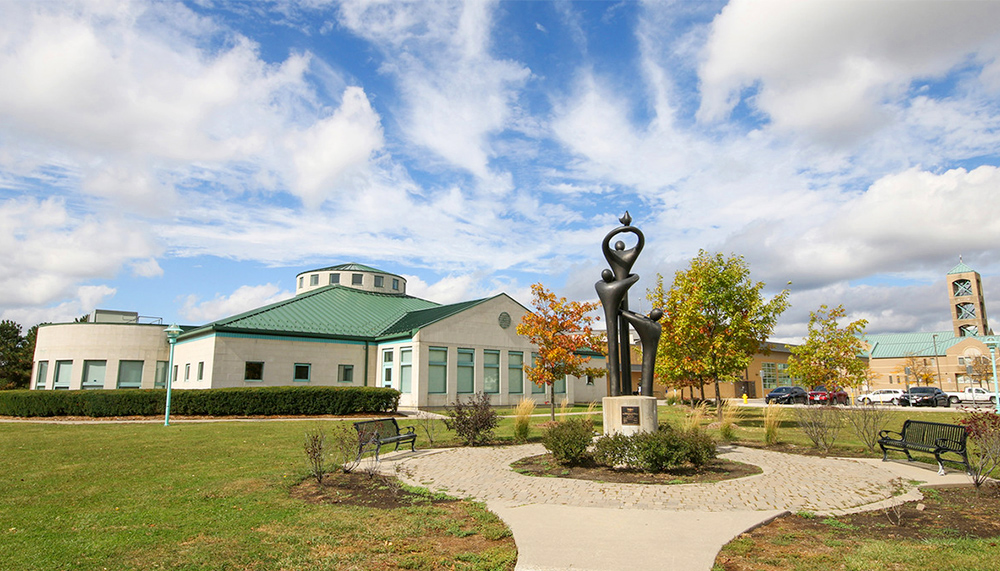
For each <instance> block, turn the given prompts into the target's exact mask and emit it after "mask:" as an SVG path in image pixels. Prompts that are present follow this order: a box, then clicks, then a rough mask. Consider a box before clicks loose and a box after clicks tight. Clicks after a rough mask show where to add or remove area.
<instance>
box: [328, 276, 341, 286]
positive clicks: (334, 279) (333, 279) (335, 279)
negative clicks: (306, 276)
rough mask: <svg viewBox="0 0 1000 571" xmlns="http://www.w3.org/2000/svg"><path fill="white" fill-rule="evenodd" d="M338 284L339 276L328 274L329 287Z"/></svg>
mask: <svg viewBox="0 0 1000 571" xmlns="http://www.w3.org/2000/svg"><path fill="white" fill-rule="evenodd" d="M339 283H340V274H330V285H333V284H339Z"/></svg>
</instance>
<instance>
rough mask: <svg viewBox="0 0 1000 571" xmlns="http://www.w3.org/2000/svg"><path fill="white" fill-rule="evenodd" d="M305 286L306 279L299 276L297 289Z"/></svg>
mask: <svg viewBox="0 0 1000 571" xmlns="http://www.w3.org/2000/svg"><path fill="white" fill-rule="evenodd" d="M304 285H306V278H304V277H302V276H299V287H300V288H301V287H302V286H304Z"/></svg>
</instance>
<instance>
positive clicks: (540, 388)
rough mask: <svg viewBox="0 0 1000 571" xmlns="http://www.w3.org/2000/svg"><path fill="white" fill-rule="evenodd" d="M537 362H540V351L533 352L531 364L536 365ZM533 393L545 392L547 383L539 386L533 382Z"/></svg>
mask: <svg viewBox="0 0 1000 571" xmlns="http://www.w3.org/2000/svg"><path fill="white" fill-rule="evenodd" d="M537 362H538V353H532V354H531V366H532V367H534V366H535V364H536V363H537ZM531 394H533V395H542V394H545V385H542V386H538V385H537V384H535V383H531Z"/></svg>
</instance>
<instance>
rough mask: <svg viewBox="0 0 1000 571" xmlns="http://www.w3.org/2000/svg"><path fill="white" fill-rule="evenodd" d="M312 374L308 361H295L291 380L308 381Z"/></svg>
mask: <svg viewBox="0 0 1000 571" xmlns="http://www.w3.org/2000/svg"><path fill="white" fill-rule="evenodd" d="M311 374H312V365H311V364H309V363H295V367H294V368H293V371H292V380H293V381H295V382H297V383H308V382H309V376H310V375H311Z"/></svg>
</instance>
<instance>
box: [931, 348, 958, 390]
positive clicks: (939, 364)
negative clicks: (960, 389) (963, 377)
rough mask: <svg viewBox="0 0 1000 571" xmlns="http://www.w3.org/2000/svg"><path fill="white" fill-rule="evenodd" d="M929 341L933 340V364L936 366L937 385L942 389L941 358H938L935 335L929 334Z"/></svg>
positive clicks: (956, 382)
mask: <svg viewBox="0 0 1000 571" xmlns="http://www.w3.org/2000/svg"><path fill="white" fill-rule="evenodd" d="M931 341H933V342H934V366H936V367H937V379H938V386H939V387H941V390H942V391H943V390H944V381H943V380H941V359H939V358H938V350H937V335H932V336H931ZM955 384H958V381H957V380H956V381H955Z"/></svg>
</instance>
